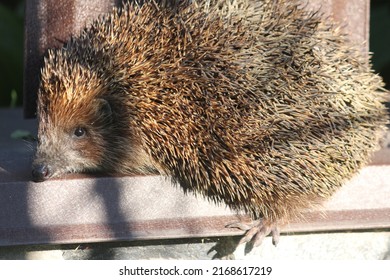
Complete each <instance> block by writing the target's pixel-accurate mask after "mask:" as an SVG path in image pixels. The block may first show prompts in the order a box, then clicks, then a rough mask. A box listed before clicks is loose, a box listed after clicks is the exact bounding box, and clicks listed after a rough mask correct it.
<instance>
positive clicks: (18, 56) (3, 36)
mask: <svg viewBox="0 0 390 280" xmlns="http://www.w3.org/2000/svg"><path fill="white" fill-rule="evenodd" d="M22 89H23V15H22V13H21V12H20V10H18V9H15V10H11V9H10V8H7V7H6V6H5V5H3V4H1V3H0V106H1V107H10V106H16V105H20V104H21V101H22Z"/></svg>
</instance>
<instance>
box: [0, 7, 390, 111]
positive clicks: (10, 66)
mask: <svg viewBox="0 0 390 280" xmlns="http://www.w3.org/2000/svg"><path fill="white" fill-rule="evenodd" d="M23 13H24V0H16V1H15V0H0V107H8V108H9V107H16V106H21V105H22V96H23V93H22V91H23V82H22V79H23ZM370 50H371V52H373V53H374V55H373V59H372V62H373V65H374V69H375V71H376V72H378V73H380V74H381V75H382V76H383V77H384V79H385V82H386V84H387V88H390V1H389V0H372V1H371V26H370Z"/></svg>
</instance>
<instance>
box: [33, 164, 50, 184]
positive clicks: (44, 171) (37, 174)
mask: <svg viewBox="0 0 390 280" xmlns="http://www.w3.org/2000/svg"><path fill="white" fill-rule="evenodd" d="M50 176H51V168H50V167H49V166H48V165H47V164H43V163H40V164H37V165H34V166H33V169H32V177H33V180H34V181H35V182H43V181H45V180H47V179H48V178H49V177H50Z"/></svg>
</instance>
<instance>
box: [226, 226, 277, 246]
mask: <svg viewBox="0 0 390 280" xmlns="http://www.w3.org/2000/svg"><path fill="white" fill-rule="evenodd" d="M227 227H230V228H238V229H240V230H244V231H246V233H245V235H244V237H243V238H241V240H240V242H239V244H243V243H248V242H250V243H251V244H252V245H253V247H257V246H259V245H260V244H261V243H262V242H263V240H264V238H265V237H266V236H268V235H269V234H271V236H272V244H274V245H275V246H276V245H277V244H278V243H279V236H280V231H279V228H278V226H277V223H268V222H266V221H265V220H263V219H259V220H257V221H254V222H252V223H241V222H238V223H233V224H229V225H227Z"/></svg>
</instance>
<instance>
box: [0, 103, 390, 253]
mask: <svg viewBox="0 0 390 280" xmlns="http://www.w3.org/2000/svg"><path fill="white" fill-rule="evenodd" d="M17 129H19V130H21V129H23V130H29V131H31V132H32V133H35V129H36V128H35V121H34V120H23V119H22V111H21V110H0V131H2V134H0V246H8V245H16V244H43V243H61V244H63V243H86V242H100V241H113V240H142V239H160V238H181V237H202V236H203V237H205V236H226V235H238V234H242V232H240V231H238V230H234V229H228V228H225V225H226V224H228V223H231V222H234V221H237V220H238V219H239V218H240V219H247V217H238V216H237V215H236V213H234V212H232V211H230V210H228V209H226V207H225V206H223V205H220V206H216V205H214V204H212V203H210V202H208V201H207V200H204V199H203V198H201V197H198V198H196V197H194V196H193V195H190V194H189V195H184V193H183V191H182V190H181V189H180V187H178V186H173V185H172V184H171V182H170V181H169V180H167V179H164V178H162V177H159V176H147V177H112V178H106V177H92V176H85V175H83V176H81V175H73V176H68V177H67V178H64V179H61V180H50V181H47V182H43V183H33V182H31V181H30V163H31V158H32V154H33V150H32V147H31V144H28V143H27V142H25V141H22V140H15V139H12V138H10V137H9V136H10V134H11V133H12V132H13V131H15V130H17ZM388 139H389V137H388ZM389 144H390V143H389V142H387V143H385V145H384V148H383V149H382V150H381V151H379V152H378V153H377V154H376V156H375V157H374V159H373V161H372V164H371V165H369V166H367V167H365V168H364V169H363V170H362V171H361V173H360V174H358V175H357V176H356V177H355V178H353V179H352V180H351V181H350V182H348V183H347V184H346V185H345V186H344V187H343V188H342V189H340V191H339V192H338V193H336V195H335V196H334V197H333V198H332V199H331V200H330V201H328V202H327V203H325V205H324V208H323V209H318V210H313V211H310V212H307V213H306V214H305V217H304V219H303V220H302V221H296V222H293V223H291V224H290V225H288V226H287V227H285V228H284V231H288V232H302V231H304V232H307V231H324V230H351V229H368V228H371V229H372V228H390V200H389V197H390V183H389V182H390V156H389V155H390V153H389V151H390V148H389ZM378 156H379V159H380V160H379V161H378Z"/></svg>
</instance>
